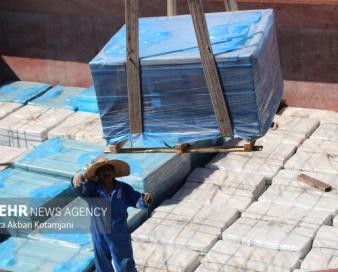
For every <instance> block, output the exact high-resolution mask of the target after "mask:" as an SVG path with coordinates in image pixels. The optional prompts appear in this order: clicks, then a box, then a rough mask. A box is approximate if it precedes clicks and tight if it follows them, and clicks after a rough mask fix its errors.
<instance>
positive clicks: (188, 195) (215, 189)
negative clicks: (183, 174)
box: [171, 182, 255, 211]
mask: <svg viewBox="0 0 338 272" xmlns="http://www.w3.org/2000/svg"><path fill="white" fill-rule="evenodd" d="M171 199H173V200H174V201H176V202H189V203H193V204H203V205H210V204H213V205H220V206H224V207H227V208H233V209H237V210H239V211H243V210H244V209H246V208H247V207H248V206H249V205H250V204H251V203H252V201H254V200H255V198H254V195H253V194H252V193H251V192H250V191H247V190H241V189H237V188H227V187H225V188H223V187H221V186H217V185H214V184H201V185H198V183H195V182H187V183H185V184H184V186H183V187H182V188H181V189H180V190H179V191H178V192H177V193H176V194H175V195H174V196H172V198H171Z"/></svg>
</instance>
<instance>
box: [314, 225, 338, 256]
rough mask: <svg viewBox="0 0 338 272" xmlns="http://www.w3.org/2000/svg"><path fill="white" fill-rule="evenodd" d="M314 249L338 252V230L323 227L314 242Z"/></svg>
mask: <svg viewBox="0 0 338 272" xmlns="http://www.w3.org/2000/svg"><path fill="white" fill-rule="evenodd" d="M312 247H313V248H326V249H334V250H337V251H338V228H336V227H331V226H321V227H320V229H319V230H318V232H317V235H316V237H315V240H314V241H313V245H312Z"/></svg>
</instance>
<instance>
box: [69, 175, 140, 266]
mask: <svg viewBox="0 0 338 272" xmlns="http://www.w3.org/2000/svg"><path fill="white" fill-rule="evenodd" d="M72 185H73V182H72ZM73 189H74V191H75V193H76V194H77V195H79V196H81V197H82V198H84V199H85V200H86V202H87V203H88V205H89V207H92V208H94V207H98V206H101V208H104V207H103V206H106V207H107V206H108V207H109V206H110V207H109V209H110V211H109V212H110V214H111V219H110V217H103V216H102V217H96V216H92V217H91V226H90V228H91V234H92V239H93V244H94V253H95V266H96V271H98V272H111V271H115V272H136V268H135V261H134V258H133V250H132V246H131V235H130V233H129V231H128V224H127V218H128V213H127V208H128V207H130V206H132V207H138V208H145V203H144V201H143V199H142V197H141V194H140V193H139V192H137V191H135V190H134V189H133V188H132V187H131V186H130V185H128V184H126V183H123V182H119V181H116V186H115V188H114V189H113V191H112V194H111V196H110V195H109V193H108V192H107V190H106V188H105V187H104V186H103V185H101V184H100V183H98V182H86V183H81V186H80V187H77V188H74V186H73ZM101 200H103V201H101ZM103 203H104V204H103ZM109 209H108V210H109ZM107 218H109V219H108V220H107ZM108 221H109V222H108ZM105 228H106V229H105ZM107 229H108V230H109V231H107Z"/></svg>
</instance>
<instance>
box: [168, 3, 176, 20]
mask: <svg viewBox="0 0 338 272" xmlns="http://www.w3.org/2000/svg"><path fill="white" fill-rule="evenodd" d="M167 15H168V16H175V15H177V3H176V0H167Z"/></svg>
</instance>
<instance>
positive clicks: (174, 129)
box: [90, 10, 283, 143]
mask: <svg viewBox="0 0 338 272" xmlns="http://www.w3.org/2000/svg"><path fill="white" fill-rule="evenodd" d="M206 19H207V25H208V29H209V34H210V39H211V43H212V48H213V53H214V55H215V58H216V62H217V67H218V71H219V74H220V79H221V84H222V87H223V92H224V97H225V99H226V103H227V105H228V108H229V113H230V117H231V122H232V127H233V132H234V136H235V137H240V138H245V139H255V138H258V137H260V136H262V135H264V134H265V133H266V131H267V130H268V128H269V127H270V125H271V122H272V119H273V116H274V114H275V113H276V111H277V108H278V105H279V103H280V100H281V97H282V94H283V79H282V75H281V69H280V61H279V53H278V44H277V39H276V31H275V25H274V15H273V11H272V10H255V11H239V12H222V13H210V14H206ZM139 28H140V29H139V39H140V63H141V89H142V90H141V93H142V115H143V131H144V133H143V136H144V139H151V140H152V141H153V140H160V141H165V142H166V143H177V142H191V141H197V140H202V139H207V138H213V137H217V136H219V130H218V126H217V121H216V117H215V114H214V110H213V107H212V103H211V98H210V95H209V91H208V87H207V84H206V80H205V76H204V72H203V66H202V64H201V61H200V54H199V49H198V45H197V41H196V36H195V32H194V27H193V23H192V19H191V16H190V15H183V16H174V17H157V18H141V19H140V20H139ZM125 40H126V28H125V26H124V27H122V28H121V29H120V30H119V31H118V32H117V33H116V34H115V35H114V36H113V38H112V39H111V40H110V41H109V42H108V43H107V45H106V46H105V47H104V48H103V49H102V51H101V52H100V53H99V54H98V55H97V56H96V57H95V58H94V59H93V60H92V61H91V62H90V69H91V72H92V76H93V80H94V85H95V89H96V94H97V98H98V104H99V109H100V114H101V119H102V125H103V131H104V137H105V138H106V139H108V140H110V142H111V143H114V142H117V141H120V140H124V139H130V130H129V116H128V96H127V77H126V53H125V51H126V41H125Z"/></svg>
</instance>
